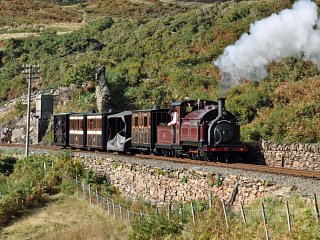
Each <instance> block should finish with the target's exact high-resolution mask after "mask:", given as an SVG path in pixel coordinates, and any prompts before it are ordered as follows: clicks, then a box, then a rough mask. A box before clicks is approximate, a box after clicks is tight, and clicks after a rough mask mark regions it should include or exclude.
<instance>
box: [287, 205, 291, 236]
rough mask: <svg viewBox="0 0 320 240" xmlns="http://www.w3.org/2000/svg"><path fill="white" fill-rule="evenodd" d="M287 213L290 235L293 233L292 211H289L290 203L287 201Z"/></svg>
mask: <svg viewBox="0 0 320 240" xmlns="http://www.w3.org/2000/svg"><path fill="white" fill-rule="evenodd" d="M286 212H287V221H288V230H289V233H291V217H290V209H289V203H288V201H286Z"/></svg>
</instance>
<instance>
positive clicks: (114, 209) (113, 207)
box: [112, 199, 116, 219]
mask: <svg viewBox="0 0 320 240" xmlns="http://www.w3.org/2000/svg"><path fill="white" fill-rule="evenodd" d="M112 211H113V218H114V219H116V207H115V206H114V201H113V199H112Z"/></svg>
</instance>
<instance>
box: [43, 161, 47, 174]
mask: <svg viewBox="0 0 320 240" xmlns="http://www.w3.org/2000/svg"><path fill="white" fill-rule="evenodd" d="M43 172H44V177H46V176H47V166H46V163H45V162H44V163H43Z"/></svg>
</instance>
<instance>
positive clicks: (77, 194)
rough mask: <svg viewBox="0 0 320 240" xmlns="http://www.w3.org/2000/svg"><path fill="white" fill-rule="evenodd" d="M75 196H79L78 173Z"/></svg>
mask: <svg viewBox="0 0 320 240" xmlns="http://www.w3.org/2000/svg"><path fill="white" fill-rule="evenodd" d="M76 186H77V196H78V197H79V186H78V175H76Z"/></svg>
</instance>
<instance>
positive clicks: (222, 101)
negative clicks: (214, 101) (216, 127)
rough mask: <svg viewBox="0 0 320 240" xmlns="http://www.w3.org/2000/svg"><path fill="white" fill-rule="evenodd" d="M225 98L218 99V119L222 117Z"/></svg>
mask: <svg viewBox="0 0 320 240" xmlns="http://www.w3.org/2000/svg"><path fill="white" fill-rule="evenodd" d="M225 104H226V98H218V114H219V118H222V117H223V112H224V110H225Z"/></svg>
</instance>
